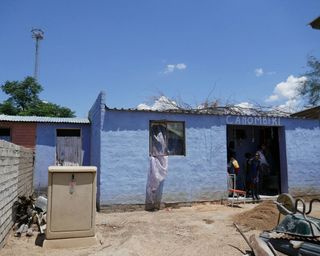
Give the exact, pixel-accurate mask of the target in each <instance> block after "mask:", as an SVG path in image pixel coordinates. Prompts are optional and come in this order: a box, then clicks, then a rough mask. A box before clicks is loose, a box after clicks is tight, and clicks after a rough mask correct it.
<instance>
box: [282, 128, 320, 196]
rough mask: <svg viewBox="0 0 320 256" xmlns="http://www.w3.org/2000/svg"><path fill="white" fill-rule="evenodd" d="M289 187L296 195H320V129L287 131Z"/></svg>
mask: <svg viewBox="0 0 320 256" xmlns="http://www.w3.org/2000/svg"><path fill="white" fill-rule="evenodd" d="M286 141H287V162H288V187H289V192H290V193H292V194H294V195H303V194H320V178H319V167H320V129H319V127H318V128H314V129H304V128H301V127H297V128H296V129H294V130H293V129H291V130H286Z"/></svg>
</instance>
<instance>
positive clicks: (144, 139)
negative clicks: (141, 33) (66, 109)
mask: <svg viewBox="0 0 320 256" xmlns="http://www.w3.org/2000/svg"><path fill="white" fill-rule="evenodd" d="M89 119H90V121H91V131H90V134H91V136H90V144H91V151H90V152H91V154H90V163H91V164H92V165H95V166H97V167H98V195H97V200H98V202H97V203H98V204H99V205H101V206H103V205H114V204H144V202H145V196H146V182H147V175H148V171H149V166H150V160H149V156H150V154H151V151H152V147H153V142H152V139H151V136H150V128H151V127H153V125H158V126H159V127H160V126H161V127H164V129H166V130H167V131H168V134H169V133H170V134H171V135H170V134H169V137H170V138H171V139H169V140H167V143H168V145H167V146H168V152H175V153H171V154H170V153H169V160H168V176H167V178H166V180H165V182H164V187H163V197H162V201H164V202H192V201H206V200H217V199H221V198H223V197H224V196H225V194H226V193H225V192H226V189H227V172H226V170H227V161H228V159H227V155H228V154H227V153H228V151H230V148H229V147H230V145H231V144H232V145H233V146H232V147H233V149H232V150H234V151H235V152H236V154H237V159H238V161H239V164H240V166H241V168H242V166H243V165H244V163H245V158H244V154H245V153H247V152H250V153H253V154H254V153H255V152H256V150H257V149H258V146H259V145H261V144H263V143H264V144H267V145H268V147H269V150H270V154H269V156H268V157H269V159H268V160H269V162H270V165H271V166H272V168H271V172H270V173H269V174H268V177H266V180H265V184H266V185H265V186H264V189H265V192H266V194H278V193H283V192H290V193H292V194H295V195H299V194H302V193H303V194H305V193H308V194H320V179H319V178H318V177H319V175H318V173H319V166H320V154H319V152H320V136H319V135H320V128H319V120H316V119H301V118H290V117H276V116H250V115H243V116H241V115H227V114H207V113H196V112H191V111H167V112H166V111H163V112H160V111H141V110H140V111H139V110H132V109H131V110H130V109H128V110H124V109H109V108H107V107H106V105H105V94H104V93H101V94H100V95H99V96H98V98H97V100H96V102H95V103H94V105H93V106H92V108H91V110H90V112H89ZM177 127H180V128H181V127H182V128H181V129H182V130H179V129H180V128H179V129H178V128H177ZM177 138H178V139H177ZM177 147H178V148H179V150H178V149H177ZM181 148H182V150H181ZM177 152H179V153H177Z"/></svg>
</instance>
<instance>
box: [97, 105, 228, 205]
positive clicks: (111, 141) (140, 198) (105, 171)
mask: <svg viewBox="0 0 320 256" xmlns="http://www.w3.org/2000/svg"><path fill="white" fill-rule="evenodd" d="M163 119H166V120H170V121H184V122H185V127H186V156H170V157H169V167H168V176H167V179H166V181H165V184H164V189H163V198H162V201H163V202H190V201H205V200H213V199H221V198H222V197H223V194H224V193H225V190H226V186H227V185H226V162H227V159H226V157H227V154H226V126H225V125H224V124H223V118H222V117H218V116H216V117H213V116H212V117H211V118H206V117H205V116H200V115H174V114H161V113H148V112H121V111H119V112H117V111H106V113H105V118H104V122H103V127H102V133H101V178H100V182H101V188H100V191H101V194H100V203H101V205H110V204H143V203H144V202H145V190H146V181H147V174H148V170H149V120H163Z"/></svg>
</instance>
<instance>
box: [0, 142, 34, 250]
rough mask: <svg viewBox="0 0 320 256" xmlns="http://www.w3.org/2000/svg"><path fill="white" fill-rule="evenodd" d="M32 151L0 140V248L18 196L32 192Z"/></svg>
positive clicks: (7, 231)
mask: <svg viewBox="0 0 320 256" xmlns="http://www.w3.org/2000/svg"><path fill="white" fill-rule="evenodd" d="M32 180H33V151H32V150H30V149H27V148H24V147H20V146H18V145H15V144H12V143H9V142H5V141H2V140H0V220H1V221H0V248H1V247H2V245H3V244H4V241H5V238H6V236H7V235H8V233H9V231H10V230H11V227H12V225H13V213H12V206H13V204H14V202H15V201H17V200H18V196H29V195H31V194H32V192H33V186H32Z"/></svg>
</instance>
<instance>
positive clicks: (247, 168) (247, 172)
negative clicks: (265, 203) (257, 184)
mask: <svg viewBox="0 0 320 256" xmlns="http://www.w3.org/2000/svg"><path fill="white" fill-rule="evenodd" d="M244 157H245V159H246V160H245V162H244V167H243V174H244V175H243V176H244V181H245V186H244V187H245V191H246V196H247V197H249V196H250V194H252V182H251V158H252V155H251V154H250V153H249V152H247V153H245V154H244Z"/></svg>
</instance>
